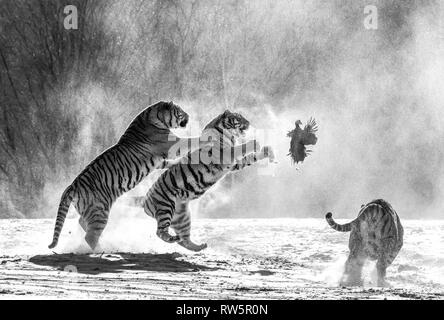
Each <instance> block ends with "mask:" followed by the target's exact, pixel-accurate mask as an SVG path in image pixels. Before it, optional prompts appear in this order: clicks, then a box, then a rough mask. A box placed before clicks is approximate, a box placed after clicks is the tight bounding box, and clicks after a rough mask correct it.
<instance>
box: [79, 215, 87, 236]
mask: <svg viewBox="0 0 444 320" xmlns="http://www.w3.org/2000/svg"><path fill="white" fill-rule="evenodd" d="M79 224H80V226H81V227H82V229H83V231H85V232H86V229H87V224H86V222H85V220H84V219H83V217H82V216H80V218H79Z"/></svg>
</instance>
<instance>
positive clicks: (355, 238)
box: [340, 231, 366, 286]
mask: <svg viewBox="0 0 444 320" xmlns="http://www.w3.org/2000/svg"><path fill="white" fill-rule="evenodd" d="M349 248H350V254H349V256H348V259H347V261H346V263H345V270H344V274H343V276H342V279H341V283H340V285H341V286H362V285H363V281H362V268H363V266H364V262H365V259H366V255H365V253H364V247H363V244H362V238H361V237H360V236H359V235H358V234H357V233H356V232H354V231H352V233H351V235H350V242H349Z"/></svg>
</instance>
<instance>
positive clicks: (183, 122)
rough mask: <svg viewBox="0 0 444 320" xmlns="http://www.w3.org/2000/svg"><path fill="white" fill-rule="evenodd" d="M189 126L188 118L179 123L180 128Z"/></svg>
mask: <svg viewBox="0 0 444 320" xmlns="http://www.w3.org/2000/svg"><path fill="white" fill-rule="evenodd" d="M187 124H188V118H185V119H183V120H182V121H181V122H180V123H179V126H180V127H181V128H185V127H186V126H187Z"/></svg>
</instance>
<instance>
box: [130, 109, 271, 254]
mask: <svg viewBox="0 0 444 320" xmlns="http://www.w3.org/2000/svg"><path fill="white" fill-rule="evenodd" d="M248 127H249V122H248V120H246V119H245V118H244V117H243V116H241V115H240V114H238V113H232V112H230V111H228V110H227V111H225V112H224V113H223V114H221V115H219V116H218V117H216V118H215V119H213V120H212V121H211V122H210V123H209V124H208V125H207V126H206V127H205V128H204V131H203V135H209V136H211V137H212V138H213V141H214V145H213V146H211V147H208V146H207V147H204V148H202V149H200V150H197V151H195V152H193V153H191V152H190V153H189V154H188V155H187V156H185V157H183V158H181V159H180V160H179V161H178V162H177V163H172V164H169V165H168V167H169V169H168V170H166V171H165V172H163V173H162V175H161V176H160V177H159V179H158V180H157V181H156V182H155V183H154V184H153V186H152V187H151V188H150V189H149V190H148V193H147V194H146V196H145V197H136V200H135V203H138V204H139V205H141V204H142V205H143V208H144V210H145V212H146V214H148V215H149V216H151V217H153V218H155V219H156V220H157V235H158V236H159V237H160V238H161V239H162V240H164V241H166V242H170V243H172V242H178V243H179V244H180V245H181V246H183V247H185V248H187V249H189V250H192V251H200V250H202V249H205V248H206V247H207V245H206V244H200V245H198V244H195V243H193V242H192V241H191V239H190V234H191V216H190V210H189V202H190V201H191V200H194V199H197V198H199V197H200V196H202V195H203V194H204V193H205V192H206V191H207V190H208V189H210V188H211V187H212V186H213V185H214V184H215V183H216V182H217V181H219V180H220V179H221V178H222V177H224V176H225V175H226V174H227V173H229V172H230V171H235V170H240V169H243V168H244V167H246V166H249V165H251V164H253V163H254V162H256V161H258V160H261V159H264V158H267V157H268V158H270V160H272V159H273V158H274V155H273V151H272V149H271V147H269V146H266V147H263V148H262V149H261V150H260V152H255V150H256V149H258V148H259V144H258V143H257V142H256V141H255V140H250V141H248V142H247V143H245V144H241V145H235V138H239V137H241V136H244V131H245V130H247V129H248ZM214 138H215V139H214ZM221 155H223V157H222V158H221ZM208 156H209V157H210V158H211V159H213V160H212V161H205V160H204V159H209V158H208ZM196 159H199V161H197V163H196ZM218 159H220V160H221V161H217V160H218ZM214 160H216V161H214ZM170 226H171V227H172V228H173V230H174V231H175V233H176V235H175V236H173V235H171V234H170V233H169V231H168V229H169V227H170Z"/></svg>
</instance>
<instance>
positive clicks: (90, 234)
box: [83, 206, 109, 250]
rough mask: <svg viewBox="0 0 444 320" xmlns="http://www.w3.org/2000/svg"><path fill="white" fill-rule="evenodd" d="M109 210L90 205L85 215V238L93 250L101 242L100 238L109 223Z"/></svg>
mask: <svg viewBox="0 0 444 320" xmlns="http://www.w3.org/2000/svg"><path fill="white" fill-rule="evenodd" d="M108 215H109V211H108V210H105V209H103V208H102V207H97V206H96V207H90V208H88V210H87V211H86V212H85V215H84V216H83V221H84V225H85V226H86V230H85V231H86V235H85V240H86V243H88V245H89V247H90V248H91V249H92V250H95V249H96V247H97V244H98V242H99V238H100V236H101V235H102V233H103V230H104V229H105V227H106V224H107V223H108Z"/></svg>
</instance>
